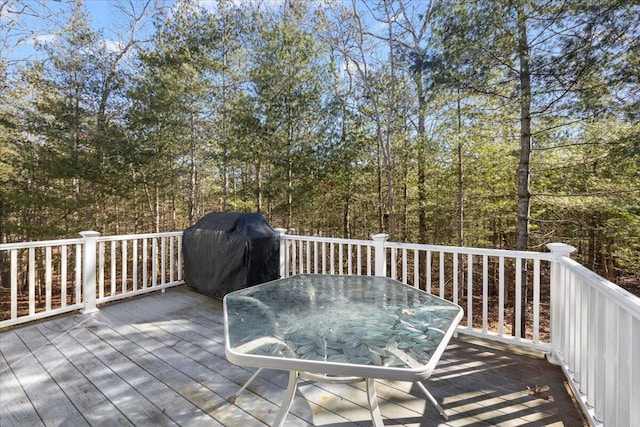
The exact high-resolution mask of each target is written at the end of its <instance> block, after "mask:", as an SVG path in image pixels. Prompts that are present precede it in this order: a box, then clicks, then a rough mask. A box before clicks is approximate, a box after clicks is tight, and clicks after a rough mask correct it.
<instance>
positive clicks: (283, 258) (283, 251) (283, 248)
mask: <svg viewBox="0 0 640 427" xmlns="http://www.w3.org/2000/svg"><path fill="white" fill-rule="evenodd" d="M274 230H275V232H276V233H278V238H279V239H280V266H279V272H280V277H286V273H287V269H286V267H287V240H286V239H285V236H284V234H285V233H286V232H287V230H286V229H284V228H274Z"/></svg>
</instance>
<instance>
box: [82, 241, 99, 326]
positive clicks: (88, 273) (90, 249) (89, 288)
mask: <svg viewBox="0 0 640 427" xmlns="http://www.w3.org/2000/svg"><path fill="white" fill-rule="evenodd" d="M80 235H81V236H82V238H83V240H84V242H83V244H82V302H83V304H84V308H83V309H82V310H80V313H82V314H88V313H93V312H95V311H98V308H97V307H96V265H97V263H96V241H97V239H98V236H100V233H98V232H97V231H81V232H80Z"/></svg>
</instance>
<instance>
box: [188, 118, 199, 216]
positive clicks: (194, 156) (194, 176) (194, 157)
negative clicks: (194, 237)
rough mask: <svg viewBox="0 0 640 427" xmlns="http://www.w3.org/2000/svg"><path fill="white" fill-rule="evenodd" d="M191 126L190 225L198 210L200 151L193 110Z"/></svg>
mask: <svg viewBox="0 0 640 427" xmlns="http://www.w3.org/2000/svg"><path fill="white" fill-rule="evenodd" d="M189 120H190V127H191V129H190V130H191V137H190V141H189V142H190V153H189V154H190V156H191V159H190V160H191V165H190V166H191V168H190V176H189V206H188V210H189V213H188V215H189V225H193V223H194V222H195V211H196V203H197V200H196V197H197V184H198V164H197V162H198V153H197V143H196V129H195V124H194V113H193V111H192V112H191V113H190V117H189Z"/></svg>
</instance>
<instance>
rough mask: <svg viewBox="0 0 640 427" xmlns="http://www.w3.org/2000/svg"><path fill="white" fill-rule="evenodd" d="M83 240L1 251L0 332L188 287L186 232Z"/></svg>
mask: <svg viewBox="0 0 640 427" xmlns="http://www.w3.org/2000/svg"><path fill="white" fill-rule="evenodd" d="M80 234H81V235H82V238H79V239H65V240H49V241H41V242H28V243H9V244H2V245H0V252H1V253H2V255H3V257H2V258H1V259H2V260H3V264H4V262H6V263H7V264H6V265H2V267H1V268H0V291H1V292H2V295H1V296H0V311H2V312H3V313H6V314H5V315H4V316H3V318H2V319H0V328H3V327H7V326H13V325H17V324H20V323H24V322H29V321H32V320H37V319H41V318H44V317H48V316H54V315H58V314H62V313H66V312H69V311H75V310H82V311H83V312H86V313H88V312H91V311H95V310H96V305H97V304H101V303H105V302H109V301H114V300H117V299H121V298H127V297H131V296H135V295H140V294H143V293H146V292H152V291H156V290H159V289H164V288H167V287H170V286H176V285H180V284H182V283H184V280H183V271H182V244H181V242H182V232H172V233H158V234H137V235H127V236H105V237H99V233H96V232H92V231H88V232H82V233H80ZM5 282H6V283H5Z"/></svg>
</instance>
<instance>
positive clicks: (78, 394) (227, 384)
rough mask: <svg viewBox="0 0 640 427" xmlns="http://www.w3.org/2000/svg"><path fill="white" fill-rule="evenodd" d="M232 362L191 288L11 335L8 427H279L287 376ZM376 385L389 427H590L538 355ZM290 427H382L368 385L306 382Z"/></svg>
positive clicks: (499, 351) (463, 358)
mask: <svg viewBox="0 0 640 427" xmlns="http://www.w3.org/2000/svg"><path fill="white" fill-rule="evenodd" d="M253 371H254V370H252V369H246V368H243V367H239V366H235V365H233V364H230V363H229V362H228V361H227V360H226V357H225V355H224V331H223V318H222V305H221V303H220V302H219V301H217V300H214V299H211V298H208V297H205V296H203V295H201V294H198V293H196V292H193V291H192V290H190V289H189V288H187V287H180V288H175V289H171V290H168V291H167V292H166V293H156V294H152V295H148V296H145V297H138V298H135V299H131V300H128V301H122V302H118V303H114V304H110V305H107V306H104V307H101V310H100V311H99V312H97V313H94V314H92V315H81V314H74V315H66V316H61V317H57V318H54V319H50V320H46V321H42V322H38V323H34V324H31V325H26V326H22V327H17V328H14V329H10V330H5V331H2V332H0V425H2V426H3V427H4V426H25V425H27V426H30V427H31V426H37V425H92V426H98V425H136V426H146V425H149V426H156V425H166V426H169V425H184V426H189V425H193V426H201V425H207V426H216V425H218V426H231V427H234V426H239V427H253V426H256V427H258V426H264V425H265V424H267V425H268V423H270V422H271V421H273V419H274V417H275V414H276V412H277V410H278V405H279V404H280V402H281V401H282V397H283V395H284V389H285V387H286V383H287V378H288V373H286V372H282V371H273V370H264V371H263V372H262V373H261V374H260V376H259V377H258V378H257V379H256V380H255V381H254V382H253V383H252V384H251V385H250V386H249V387H248V389H247V390H246V391H245V392H244V393H243V394H241V395H240V396H239V397H238V399H237V401H236V404H235V405H231V404H229V403H228V401H227V399H228V398H229V397H230V396H231V395H233V394H235V393H236V392H237V390H238V389H239V387H240V386H241V385H242V384H244V382H245V381H246V380H247V379H248V378H249V377H250V376H251V374H252V373H253ZM425 384H426V386H427V387H428V388H429V390H430V391H431V392H432V393H433V395H434V396H435V397H436V398H437V399H438V400H439V401H440V402H442V403H443V406H444V407H445V410H446V411H447V414H448V415H449V421H448V422H446V421H445V420H444V419H443V418H442V417H440V415H439V414H438V412H437V411H436V409H435V408H433V406H432V405H431V404H430V403H428V402H426V401H425V400H424V398H423V397H422V396H421V393H420V392H419V390H418V389H417V387H415V386H414V385H412V384H410V383H400V382H379V383H378V384H377V391H378V396H379V398H380V408H381V412H382V416H383V418H384V419H385V425H386V426H416V427H417V426H421V427H423V426H465V425H487V426H488V425H498V426H504V427H510V426H536V425H564V426H584V425H586V422H585V421H584V419H583V417H582V415H581V414H580V413H579V411H578V409H577V405H576V404H575V402H574V401H573V400H572V396H571V395H570V394H569V393H568V392H567V389H566V384H565V381H564V378H563V376H562V373H561V371H560V369H559V368H558V367H555V366H552V365H550V364H548V363H547V362H546V361H545V360H544V358H543V357H542V356H541V355H540V354H538V353H535V352H530V351H527V350H522V349H519V348H517V349H516V348H513V347H510V346H506V345H502V344H496V343H491V342H488V341H484V340H479V339H464V338H460V339H454V340H452V341H451V343H450V345H449V347H448V348H447V351H446V352H445V354H444V356H443V358H442V360H441V361H440V364H439V366H438V368H437V369H436V371H435V372H434V374H433V375H432V377H431V378H430V379H429V380H427V381H426V382H425ZM286 425H287V426H311V425H323V426H332V427H342V426H352V425H361V426H371V421H370V419H369V410H368V405H367V399H366V391H365V387H364V383H361V384H353V385H344V384H342V385H340V384H318V383H311V382H300V383H299V387H298V392H297V394H296V397H295V399H294V402H293V406H292V409H291V413H290V415H289V416H288V417H287V422H286Z"/></svg>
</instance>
